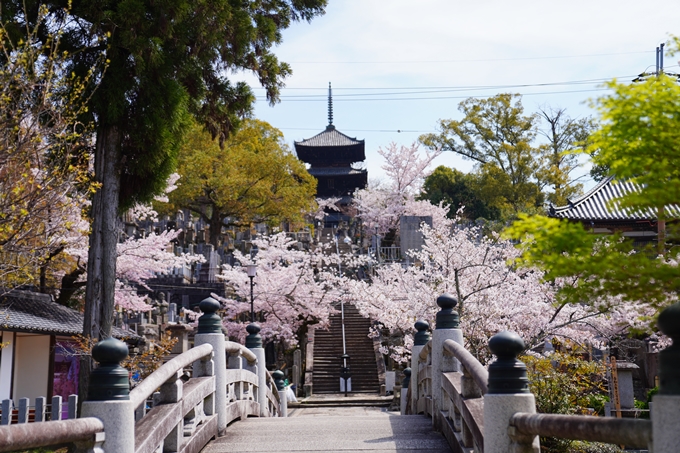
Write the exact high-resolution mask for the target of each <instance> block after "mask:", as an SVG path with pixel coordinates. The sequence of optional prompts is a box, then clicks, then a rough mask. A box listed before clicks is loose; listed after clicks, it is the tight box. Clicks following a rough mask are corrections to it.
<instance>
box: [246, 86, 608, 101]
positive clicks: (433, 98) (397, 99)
mask: <svg viewBox="0 0 680 453" xmlns="http://www.w3.org/2000/svg"><path fill="white" fill-rule="evenodd" d="M606 90H608V88H593V89H589V90H567V91H541V92H538V93H520V94H521V95H522V96H536V95H546V94H569V93H589V92H596V91H606ZM490 96H493V95H492V94H488V95H476V96H475V95H468V96H436V97H400V98H371V99H369V98H355V99H336V101H337V102H379V101H429V100H446V99H468V98H486V97H490ZM323 100H324V99H321V98H309V99H305V98H302V99H289V98H287V99H283V100H282V102H319V101H323ZM258 101H260V100H258ZM261 101H265V99H261Z"/></svg>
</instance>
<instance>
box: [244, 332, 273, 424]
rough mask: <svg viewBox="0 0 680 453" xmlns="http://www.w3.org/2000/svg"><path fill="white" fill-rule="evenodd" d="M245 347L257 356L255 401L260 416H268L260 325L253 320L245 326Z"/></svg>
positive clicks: (265, 372) (265, 368) (265, 374)
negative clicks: (246, 333) (258, 406)
mask: <svg viewBox="0 0 680 453" xmlns="http://www.w3.org/2000/svg"><path fill="white" fill-rule="evenodd" d="M246 331H247V332H248V336H247V337H246V348H248V349H250V350H251V351H252V352H253V354H255V357H257V365H256V368H255V372H256V374H257V402H258V403H259V404H260V417H268V416H269V407H268V406H269V404H268V403H267V367H266V366H265V357H264V348H263V347H262V337H261V336H260V325H259V324H257V323H255V322H253V323H251V324H248V326H247V327H246Z"/></svg>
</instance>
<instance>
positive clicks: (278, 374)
mask: <svg viewBox="0 0 680 453" xmlns="http://www.w3.org/2000/svg"><path fill="white" fill-rule="evenodd" d="M272 378H274V383H275V384H276V390H277V391H278V392H279V417H288V398H287V395H286V383H285V381H284V380H283V371H281V370H276V371H274V372H273V373H272Z"/></svg>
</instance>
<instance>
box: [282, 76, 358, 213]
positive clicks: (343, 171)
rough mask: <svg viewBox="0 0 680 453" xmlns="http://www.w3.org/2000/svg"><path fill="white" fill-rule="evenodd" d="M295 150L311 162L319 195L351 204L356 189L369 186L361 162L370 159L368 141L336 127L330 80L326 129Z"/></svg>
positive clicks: (317, 194) (297, 146)
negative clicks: (366, 146)
mask: <svg viewBox="0 0 680 453" xmlns="http://www.w3.org/2000/svg"><path fill="white" fill-rule="evenodd" d="M295 152H296V153H297V156H298V159H300V160H301V161H303V162H305V163H306V164H309V165H310V168H309V169H308V171H309V174H310V175H312V176H314V177H315V178H316V179H317V181H318V185H317V188H316V196H317V197H319V198H329V197H340V198H341V201H340V204H341V205H348V204H350V203H351V201H352V194H353V193H354V191H355V190H357V189H364V188H366V184H367V182H368V171H367V170H366V169H364V168H360V167H359V166H358V165H357V164H359V163H361V162H363V161H364V160H365V159H366V152H365V144H364V141H363V140H357V139H356V138H352V137H348V136H347V135H345V134H343V133H342V132H340V131H338V130H337V129H335V126H334V125H333V97H332V92H331V86H330V83H329V84H328V126H326V130H324V131H323V132H321V133H320V134H317V135H315V136H314V137H312V138H308V139H306V140H302V141H301V142H295Z"/></svg>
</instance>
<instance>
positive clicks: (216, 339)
mask: <svg viewBox="0 0 680 453" xmlns="http://www.w3.org/2000/svg"><path fill="white" fill-rule="evenodd" d="M198 307H199V308H200V309H201V311H202V312H203V315H201V317H200V318H198V330H197V331H196V335H195V336H194V346H200V345H202V344H206V343H208V344H210V345H212V347H213V352H214V354H213V358H212V367H213V372H214V374H215V397H214V404H215V412H216V413H217V433H218V434H219V435H220V436H221V435H224V433H225V431H226V429H227V355H226V353H225V352H224V342H225V340H224V333H222V319H220V317H219V315H218V314H217V310H219V308H220V303H219V302H218V301H216V300H215V299H213V298H212V297H208V298H206V299H203V300H202V301H201V303H200V304H199V305H198ZM200 366H205V365H201V364H198V363H195V364H194V368H195V369H196V368H199V367H200Z"/></svg>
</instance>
